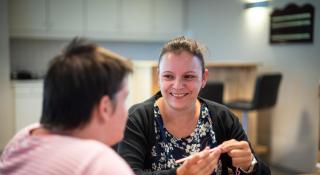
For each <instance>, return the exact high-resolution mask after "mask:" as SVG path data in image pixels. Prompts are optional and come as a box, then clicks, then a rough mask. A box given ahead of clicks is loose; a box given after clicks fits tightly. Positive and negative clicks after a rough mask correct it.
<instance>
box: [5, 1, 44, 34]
mask: <svg viewBox="0 0 320 175" xmlns="http://www.w3.org/2000/svg"><path fill="white" fill-rule="evenodd" d="M8 2H9V3H8V4H9V27H10V29H9V30H10V35H11V36H17V37H18V36H28V35H29V36H31V35H36V34H37V33H45V32H46V30H47V19H46V17H47V15H46V1H45V0H10V1H8Z"/></svg>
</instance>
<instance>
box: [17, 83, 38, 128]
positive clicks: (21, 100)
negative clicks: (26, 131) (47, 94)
mask: <svg viewBox="0 0 320 175" xmlns="http://www.w3.org/2000/svg"><path fill="white" fill-rule="evenodd" d="M42 86H43V83H42V81H36V82H31V83H16V84H15V86H14V95H15V121H16V131H19V130H20V129H22V128H24V127H26V126H28V125H30V124H32V123H36V122H39V120H40V116H41V110H42V92H43V88H42Z"/></svg>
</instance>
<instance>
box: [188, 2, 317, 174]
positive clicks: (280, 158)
mask: <svg viewBox="0 0 320 175" xmlns="http://www.w3.org/2000/svg"><path fill="white" fill-rule="evenodd" d="M289 2H296V3H297V4H298V5H301V4H303V3H305V2H309V3H311V4H313V5H314V6H315V9H316V11H315V12H316V13H315V29H314V31H315V36H314V43H313V44H283V45H270V44H269V40H268V37H269V13H270V10H266V9H264V10H263V9H260V11H256V12H253V11H252V9H250V10H244V9H243V5H244V4H243V1H240V0H228V1H225V0H198V1H194V0H189V1H188V10H187V11H188V13H187V14H188V29H189V34H190V35H191V36H192V37H193V38H195V39H198V40H200V41H202V42H203V43H204V44H206V45H207V47H208V49H209V50H210V54H209V59H212V60H218V61H226V60H233V61H240V62H245V61H250V62H257V63H259V64H261V66H260V67H259V68H258V69H259V70H260V71H280V72H282V74H283V79H282V83H281V85H280V92H279V97H278V102H277V105H276V107H275V108H274V110H273V111H272V113H273V116H272V117H273V118H272V126H271V127H272V128H271V130H272V133H271V142H272V143H271V147H272V148H271V149H272V153H271V161H272V163H275V164H277V165H280V166H283V167H285V168H290V169H292V170H296V171H302V172H311V171H312V170H313V169H314V166H315V163H316V155H317V147H318V138H319V135H318V130H319V97H318V93H319V92H318V83H319V80H320V59H319V55H320V33H319V31H320V20H319V19H320V11H319V9H320V1H318V0H281V1H280V0H273V1H272V3H271V6H272V7H279V8H283V7H285V5H286V4H288V3H289ZM253 13H255V14H253ZM254 17H259V18H258V19H257V20H256V21H254V19H253V18H254Z"/></svg>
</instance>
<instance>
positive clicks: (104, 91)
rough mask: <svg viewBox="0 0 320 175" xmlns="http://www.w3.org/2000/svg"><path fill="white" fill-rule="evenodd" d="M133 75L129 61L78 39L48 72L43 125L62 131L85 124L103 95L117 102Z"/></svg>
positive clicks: (57, 58) (42, 116) (41, 121)
mask: <svg viewBox="0 0 320 175" xmlns="http://www.w3.org/2000/svg"><path fill="white" fill-rule="evenodd" d="M130 72H132V68H131V65H130V63H129V62H128V60H125V59H123V58H122V57H121V56H119V55H116V54H115V53H113V52H111V51H108V50H106V49H104V48H102V47H100V46H98V45H97V44H93V43H87V42H86V41H85V40H83V39H79V38H75V39H74V40H73V41H71V43H70V44H69V45H68V46H67V47H66V49H65V50H64V52H63V53H62V54H60V55H58V56H56V57H55V58H54V59H53V60H52V62H51V64H50V67H49V69H48V71H47V74H46V76H45V80H44V92H43V95H44V98H43V104H42V105H43V108H42V109H43V110H42V115H41V120H40V123H41V124H42V125H43V126H44V127H45V128H47V129H49V130H60V131H61V130H67V129H74V128H77V127H80V126H82V125H84V124H85V123H87V122H88V121H89V120H90V117H91V112H92V110H93V108H94V106H95V105H97V104H98V103H99V101H100V100H101V98H102V97H103V96H105V95H107V96H109V97H110V99H112V100H114V95H115V94H116V93H117V92H118V91H119V90H120V89H121V88H122V85H123V84H122V82H123V80H124V78H125V77H126V76H127V74H129V73H130Z"/></svg>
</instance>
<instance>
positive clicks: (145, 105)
mask: <svg viewBox="0 0 320 175" xmlns="http://www.w3.org/2000/svg"><path fill="white" fill-rule="evenodd" d="M159 97H161V93H160V92H158V93H157V94H156V95H155V96H153V97H151V98H150V99H148V100H146V101H144V102H142V103H139V104H136V105H134V106H132V107H131V108H130V109H129V118H128V122H127V126H126V130H125V134H124V139H123V140H122V141H121V142H120V143H119V144H118V146H117V149H118V152H119V154H120V155H121V156H122V157H123V158H124V159H125V160H126V161H127V162H128V163H129V165H130V166H131V168H132V169H133V170H134V171H135V173H136V174H139V175H140V174H143V175H151V174H155V175H156V174H157V175H160V174H161V175H171V174H172V175H174V174H176V168H173V169H169V170H161V171H154V172H150V171H148V170H150V169H151V161H150V158H151V155H150V154H151V148H152V146H153V145H154V144H155V133H154V113H153V110H154V106H153V105H154V103H155V101H156V100H157V99H158V98H159ZM199 100H200V101H201V102H203V103H205V104H206V105H207V106H208V109H209V112H210V116H211V117H212V121H213V122H212V123H213V128H214V132H215V136H216V139H217V142H218V144H221V143H222V142H224V141H226V140H230V139H235V140H246V141H248V138H247V135H246V133H245V132H244V130H243V129H242V126H241V124H240V122H239V120H238V118H237V117H236V116H235V115H234V114H233V113H232V112H230V111H229V110H228V109H227V108H226V107H225V106H223V105H221V104H218V103H215V102H212V101H209V100H206V99H203V98H200V97H199ZM251 150H252V152H253V154H254V156H255V158H256V159H257V161H258V163H257V164H256V165H255V169H254V171H253V173H252V174H266V175H268V174H270V169H269V167H268V166H267V165H266V164H264V163H263V162H262V161H261V160H260V159H259V158H258V157H257V155H255V153H254V151H253V149H252V148H251ZM221 161H222V173H223V174H228V168H231V169H232V170H233V171H234V170H235V168H234V167H233V166H232V162H231V158H230V157H229V156H228V155H227V154H222V155H221ZM242 174H244V173H242Z"/></svg>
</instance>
